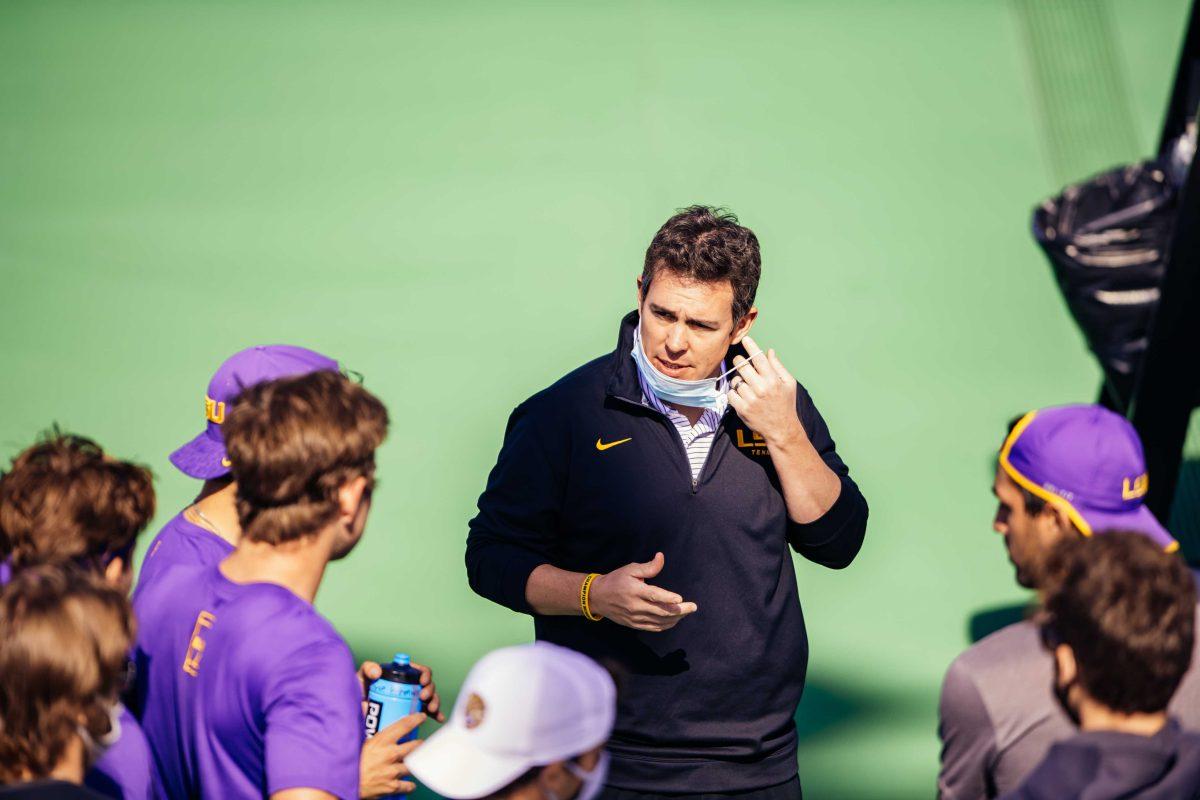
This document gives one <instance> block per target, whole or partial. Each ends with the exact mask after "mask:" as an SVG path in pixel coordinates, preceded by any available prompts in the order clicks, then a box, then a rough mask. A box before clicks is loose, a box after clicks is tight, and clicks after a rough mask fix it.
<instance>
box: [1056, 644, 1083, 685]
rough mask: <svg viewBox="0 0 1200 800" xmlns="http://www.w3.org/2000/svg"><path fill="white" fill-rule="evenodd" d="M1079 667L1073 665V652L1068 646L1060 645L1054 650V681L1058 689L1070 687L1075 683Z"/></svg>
mask: <svg viewBox="0 0 1200 800" xmlns="http://www.w3.org/2000/svg"><path fill="white" fill-rule="evenodd" d="M1078 672H1079V667H1078V665H1077V664H1076V663H1075V651H1074V650H1072V649H1071V645H1069V644H1060V645H1058V646H1057V647H1055V648H1054V679H1055V681H1057V683H1058V685H1059V686H1060V687H1062V686H1070V685H1071V684H1072V683H1074V682H1075V676H1076V675H1077V674H1078Z"/></svg>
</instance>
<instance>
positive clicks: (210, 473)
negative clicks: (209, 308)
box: [171, 344, 338, 480]
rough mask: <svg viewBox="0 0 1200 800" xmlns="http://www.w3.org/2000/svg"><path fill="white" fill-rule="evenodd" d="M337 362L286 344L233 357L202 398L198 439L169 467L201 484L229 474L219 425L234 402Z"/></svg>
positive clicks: (173, 455)
mask: <svg viewBox="0 0 1200 800" xmlns="http://www.w3.org/2000/svg"><path fill="white" fill-rule="evenodd" d="M337 369H338V362H336V361H334V360H333V359H332V358H328V357H327V356H323V355H321V354H320V353H317V352H314V351H312V350H308V349H306V348H303V347H295V346H293V345H289V344H267V345H259V346H257V347H247V348H246V349H245V350H242V351H240V352H237V353H234V354H233V355H232V356H230V357H229V358H227V359H226V360H225V363H224V364H222V365H221V366H220V367H218V368H217V372H216V374H215V375H213V377H212V380H211V381H209V382H208V392H207V393H206V394H205V396H204V416H205V417H206V418H207V419H208V425H207V427H206V428H205V429H204V431H203V432H201V433H200V435H199V436H197V437H196V438H194V439H192V440H191V441H190V442H188V443H187V444H185V445H184V446H183V447H181V448H179V449H178V450H176V451H175V452H174V453H171V463H172V464H174V465H175V466H176V467H177V468H178V469H179V471H180V472H182V473H183V474H184V475H190V476H191V477H193V478H199V479H201V480H210V479H212V478H220V477H222V476H223V475H228V474H229V467H230V463H229V458H228V457H227V456H226V454H225V439H224V437H223V436H222V435H221V424H222V423H223V422H224V421H225V415H226V413H228V411H229V407H230V406H231V405H232V402H233V399H234V398H235V397H237V396H238V395H239V394H241V392H242V391H243V390H244V389H247V388H249V387H251V386H253V385H255V384H256V383H262V382H263V381H271V380H275V379H276V378H286V377H289V376H292V375H307V374H309V373H310V372H321V371H323V370H328V371H331V372H337Z"/></svg>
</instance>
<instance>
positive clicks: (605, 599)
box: [588, 553, 696, 631]
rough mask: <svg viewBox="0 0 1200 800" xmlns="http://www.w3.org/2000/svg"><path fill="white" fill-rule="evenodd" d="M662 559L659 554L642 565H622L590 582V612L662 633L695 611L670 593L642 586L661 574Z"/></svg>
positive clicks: (637, 627)
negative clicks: (649, 579)
mask: <svg viewBox="0 0 1200 800" xmlns="http://www.w3.org/2000/svg"><path fill="white" fill-rule="evenodd" d="M664 563H666V559H664V558H663V554H662V553H655V554H654V558H653V559H652V560H650V561H647V562H646V563H645V564H637V563H634V564H626V565H625V566H623V567H621V568H620V569H616V570H613V571H612V572H610V573H608V574H607V575H601V576H600V577H598V578H596V579H595V580H594V581H592V588H591V589H590V590H589V594H588V605H589V606H591V609H592V613H593V614H597V615H598V616H601V617H604V618H606V619H610V620H612V621H613V622H615V623H617V624H618V625H624V626H625V627H626V628H635V629H636V630H639V631H665V630H667V629H668V628H674V627H675V626H676V625H678V624H679V620H681V619H683V618H684V617H686V616H687V615H688V614H691V613H692V612H694V611H695V610H696V604H695V603H685V602H684V601H683V598H682V597H680V596H679V595H677V594H675V593H674V592H668V591H667V590H666V589H662V588H659V587H658V586H651V585H650V584H648V583H646V580H647V579H648V578H653V577H654V576H656V575H658V573H660V572H662V568H663V564H664Z"/></svg>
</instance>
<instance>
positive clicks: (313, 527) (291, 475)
mask: <svg viewBox="0 0 1200 800" xmlns="http://www.w3.org/2000/svg"><path fill="white" fill-rule="evenodd" d="M387 426H388V415H387V409H386V408H384V406H383V403H381V402H380V401H379V400H378V398H376V397H375V396H374V395H373V394H371V393H370V392H368V391H367V390H366V389H364V388H362V387H361V386H359V385H357V384H355V383H354V382H352V381H350V380H347V379H346V378H344V377H342V376H341V375H339V374H338V373H336V372H314V373H311V374H308V375H301V376H297V377H290V378H281V379H279V380H274V381H267V382H265V383H260V384H256V385H255V386H252V387H251V388H249V389H247V390H246V391H244V392H243V393H242V394H241V395H239V396H238V398H237V400H236V401H235V402H234V405H233V409H232V410H231V411H230V412H229V417H228V418H227V419H226V420H225V426H224V431H223V433H224V436H225V449H226V451H227V452H228V454H229V460H230V461H231V462H232V463H233V467H232V470H233V475H234V478H235V479H236V480H237V510H238V518H239V520H240V521H241V524H242V536H244V537H245V538H247V539H249V540H250V541H256V542H266V543H268V544H281V543H283V542H289V541H294V540H296V539H300V538H301V537H304V536H308V535H311V534H315V533H318V532H319V531H321V530H322V529H324V528H325V527H326V526H328V525H329V524H330V523H331V522H333V521H334V520H335V519H337V516H338V496H337V493H338V489H339V488H341V487H342V486H343V485H345V484H346V483H347V482H349V481H351V480H353V479H354V478H356V477H358V476H363V477H365V478H367V480H368V483H370V482H372V481H373V480H374V476H375V450H376V449H377V448H378V447H379V445H380V444H382V443H383V440H384V438H385V437H386V436H387Z"/></svg>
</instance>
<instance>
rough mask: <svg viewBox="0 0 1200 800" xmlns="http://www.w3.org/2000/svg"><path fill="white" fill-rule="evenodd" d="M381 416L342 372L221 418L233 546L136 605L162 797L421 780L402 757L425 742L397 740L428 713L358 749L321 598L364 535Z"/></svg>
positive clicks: (358, 688)
mask: <svg viewBox="0 0 1200 800" xmlns="http://www.w3.org/2000/svg"><path fill="white" fill-rule="evenodd" d="M387 426H388V415H387V411H386V409H385V408H384V406H383V404H382V403H381V402H380V401H379V400H378V399H376V398H375V396H374V395H372V394H371V393H370V392H368V391H367V390H366V389H364V388H362V387H361V386H359V385H356V384H355V383H353V382H351V381H349V380H347V379H346V378H344V377H343V376H341V375H339V374H338V373H336V372H330V371H317V372H312V373H309V374H307V375H302V376H298V377H288V378H280V379H277V380H273V381H267V382H263V383H259V384H256V385H255V386H253V387H251V388H249V389H247V390H246V391H245V392H243V393H242V394H241V395H240V396H238V398H237V400H236V403H235V404H234V405H233V408H232V410H231V411H230V412H229V415H228V417H227V418H226V419H225V422H224V446H225V448H226V449H227V451H228V455H229V460H230V462H231V464H232V470H233V476H234V479H235V481H236V485H237V512H238V518H239V523H240V527H241V537H240V540H239V541H238V545H237V547H236V549H235V550H234V551H233V553H232V554H231V555H229V556H228V557H227V558H225V559H224V560H223V561H221V562H220V563H218V564H217V565H215V566H213V565H177V566H174V567H172V568H171V569H168V570H166V571H164V572H163V573H162V574H161V575H160V576H158V578H157V579H156V580H155V582H154V584H153V585H152V586H150V587H149V588H148V589H146V590H145V591H143V592H139V593H138V595H137V597H136V598H135V601H134V604H135V608H136V610H137V612H138V618H139V619H140V620H141V623H142V633H141V636H140V637H139V640H138V645H137V666H138V676H137V682H136V685H135V691H134V697H135V703H134V704H135V706H136V710H137V712H138V714H139V715H140V717H141V720H142V724H143V727H144V728H145V730H146V733H147V736H148V738H149V740H150V746H151V749H152V751H153V753H154V758H155V763H156V765H157V767H158V769H157V771H156V775H155V777H156V780H157V791H158V794H160V795H162V796H165V797H170V798H176V797H213V798H222V799H224V798H241V797H245V798H249V797H264V796H269V797H271V798H273V800H309V799H310V798H329V797H337V798H342V800H352V798H357V797H359V796H360V794H361V796H377V795H382V794H390V793H394V792H402V791H409V790H411V789H412V788H413V786H412V784H411V783H410V782H408V781H405V780H403V778H404V777H405V776H406V775H407V769H406V768H405V766H404V763H403V758H404V756H405V755H407V753H408V752H409V751H411V749H412V748H413V747H415V744H412V743H406V744H404V745H397V741H398V740H399V739H400V738H401V737H402V736H403V735H404V734H406V733H407V732H409V731H410V730H412V729H414V728H415V727H416V726H417V725H419V724H420V723H421V721H422V720H423V719H424V718H425V716H424V714H414V715H411V716H409V717H406V718H404V719H402V720H400V721H399V722H397V723H395V724H393V725H392V726H391V727H390V728H387V729H384V730H383V731H381V732H379V733H378V734H377V735H376V736H374V737H373V738H372V739H371V745H370V746H369V747H366V748H364V747H363V735H364V726H363V717H362V701H363V686H362V685H361V683H360V681H359V679H358V678H357V677H356V674H355V668H354V662H353V657H352V656H351V653H350V649H349V648H348V647H347V645H346V643H345V641H343V640H342V638H341V636H340V635H338V632H337V631H336V630H335V629H334V627H333V626H332V625H331V624H330V623H329V621H328V620H326V619H325V618H324V617H322V616H321V615H320V614H319V613H318V612H317V611H316V609H315V608H313V605H312V604H313V600H314V599H315V597H316V594H317V589H318V588H319V586H320V583H321V579H322V577H323V576H324V574H325V569H326V567H327V566H328V565H329V562H331V561H336V560H337V559H340V558H343V557H345V556H346V555H348V554H349V553H350V551H351V550H352V549H353V548H354V546H355V545H356V544H357V543H358V541H359V540H360V539H361V537H362V535H363V532H364V530H365V527H366V522H367V514H368V511H369V509H370V505H371V492H372V488H373V486H374V483H375V450H376V448H378V447H379V445H380V444H382V442H383V440H384V437H385V436H386V434H387ZM429 689H430V693H431V695H432V699H431V700H430V702H429V703H428V704H427V708H428V711H429V713H430V714H431V715H434V716H436V715H437V713H438V705H439V701H438V698H437V695H436V693H433V687H432V685H430V686H429ZM360 751H361V754H360Z"/></svg>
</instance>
